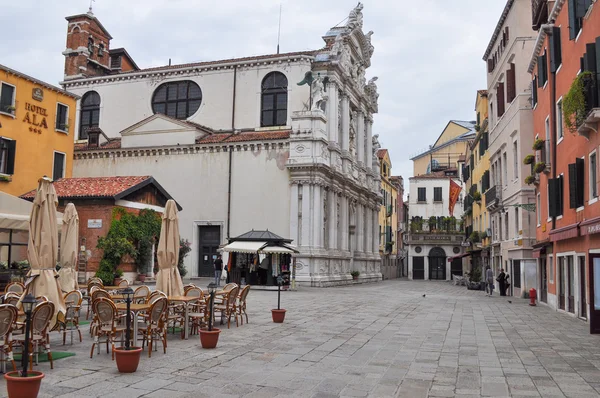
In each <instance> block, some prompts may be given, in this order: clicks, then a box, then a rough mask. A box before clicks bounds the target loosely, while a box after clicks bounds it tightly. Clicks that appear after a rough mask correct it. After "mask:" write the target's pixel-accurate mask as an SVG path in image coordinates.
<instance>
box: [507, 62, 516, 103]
mask: <svg viewBox="0 0 600 398" xmlns="http://www.w3.org/2000/svg"><path fill="white" fill-rule="evenodd" d="M515 80H516V76H515V64H510V69H508V70H507V71H506V84H507V86H506V102H507V103H509V104H510V103H511V102H513V100H514V99H515V97H516V96H517V89H516V81H515Z"/></svg>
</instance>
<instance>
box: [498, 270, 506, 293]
mask: <svg viewBox="0 0 600 398" xmlns="http://www.w3.org/2000/svg"><path fill="white" fill-rule="evenodd" d="M496 280H497V281H498V286H499V287H500V295H501V296H506V274H505V273H504V269H502V268H501V269H500V273H499V274H498V277H497V278H496Z"/></svg>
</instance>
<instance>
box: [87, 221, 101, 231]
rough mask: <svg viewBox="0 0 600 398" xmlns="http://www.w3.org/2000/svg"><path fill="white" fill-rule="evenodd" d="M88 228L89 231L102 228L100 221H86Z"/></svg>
mask: <svg viewBox="0 0 600 398" xmlns="http://www.w3.org/2000/svg"><path fill="white" fill-rule="evenodd" d="M88 228H91V229H99V228H102V219H97V220H88Z"/></svg>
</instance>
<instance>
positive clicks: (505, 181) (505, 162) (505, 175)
mask: <svg viewBox="0 0 600 398" xmlns="http://www.w3.org/2000/svg"><path fill="white" fill-rule="evenodd" d="M502 163H503V165H504V169H503V173H502V174H503V175H504V184H505V185H508V160H507V156H506V152H504V153H503V154H502Z"/></svg>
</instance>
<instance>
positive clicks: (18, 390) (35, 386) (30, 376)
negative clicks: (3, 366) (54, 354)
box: [4, 370, 44, 398]
mask: <svg viewBox="0 0 600 398" xmlns="http://www.w3.org/2000/svg"><path fill="white" fill-rule="evenodd" d="M4 378H5V379H6V389H7V390H8V397H9V398H36V397H37V396H38V393H39V392H40V384H41V383H42V379H43V378H44V374H43V373H42V372H38V371H36V370H28V371H27V377H21V371H14V372H8V373H7V374H5V375H4Z"/></svg>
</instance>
